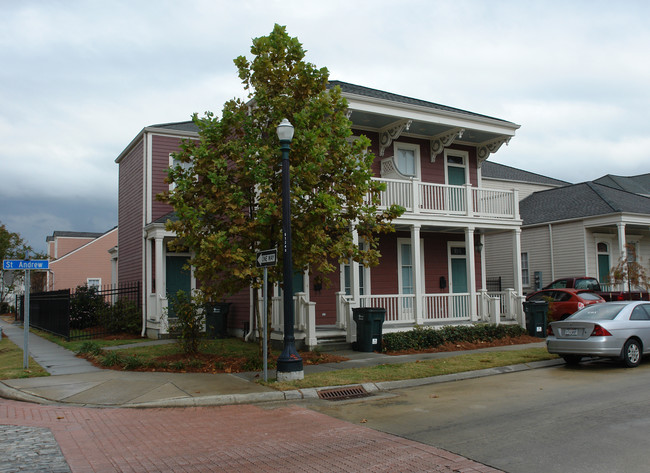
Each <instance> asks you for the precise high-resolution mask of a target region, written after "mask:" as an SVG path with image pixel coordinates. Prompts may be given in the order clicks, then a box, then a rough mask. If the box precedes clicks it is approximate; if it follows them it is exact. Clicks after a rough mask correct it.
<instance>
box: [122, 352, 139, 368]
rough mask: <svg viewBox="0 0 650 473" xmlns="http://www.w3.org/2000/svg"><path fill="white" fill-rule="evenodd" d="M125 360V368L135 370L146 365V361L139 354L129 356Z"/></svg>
mask: <svg viewBox="0 0 650 473" xmlns="http://www.w3.org/2000/svg"><path fill="white" fill-rule="evenodd" d="M123 362H124V369H125V370H134V369H136V368H140V367H141V366H143V365H144V362H143V361H142V360H141V359H140V358H138V356H137V355H133V356H127V357H126V359H124V361H123Z"/></svg>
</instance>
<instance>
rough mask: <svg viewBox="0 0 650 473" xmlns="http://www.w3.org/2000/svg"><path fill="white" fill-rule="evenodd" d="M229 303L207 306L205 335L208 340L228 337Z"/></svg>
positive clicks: (209, 304)
mask: <svg viewBox="0 0 650 473" xmlns="http://www.w3.org/2000/svg"><path fill="white" fill-rule="evenodd" d="M228 312H230V304H229V303H227V302H209V303H207V304H206V305H205V334H206V337H207V338H210V339H213V338H225V337H227V336H228Z"/></svg>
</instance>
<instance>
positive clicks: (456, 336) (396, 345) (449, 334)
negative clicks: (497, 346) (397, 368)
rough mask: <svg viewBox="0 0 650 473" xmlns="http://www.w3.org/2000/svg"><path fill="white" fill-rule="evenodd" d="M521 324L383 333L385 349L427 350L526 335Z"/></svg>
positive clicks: (449, 327)
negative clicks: (453, 344)
mask: <svg viewBox="0 0 650 473" xmlns="http://www.w3.org/2000/svg"><path fill="white" fill-rule="evenodd" d="M526 333H527V332H526V330H525V329H524V328H523V327H521V326H519V325H495V324H478V325H447V326H445V327H442V328H423V327H419V326H417V327H415V329H413V330H411V331H409V332H394V333H386V334H384V335H383V344H382V349H383V351H400V350H425V349H427V348H435V347H438V346H440V345H443V344H445V343H447V342H450V343H459V342H470V343H476V342H491V341H493V340H498V339H500V338H505V337H519V336H520V335H525V334H526Z"/></svg>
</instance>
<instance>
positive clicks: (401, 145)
mask: <svg viewBox="0 0 650 473" xmlns="http://www.w3.org/2000/svg"><path fill="white" fill-rule="evenodd" d="M400 149H404V150H409V151H413V160H414V161H415V162H414V163H413V166H414V168H415V169H414V171H415V174H406V173H404V172H402V170H401V169H400V168H399V165H398V156H397V153H398V150H400ZM393 163H394V164H395V169H397V171H398V172H399V173H400V174H401V175H402V176H406V177H413V178H415V179H420V178H421V175H422V172H421V165H420V145H418V144H414V143H405V142H403V141H393Z"/></svg>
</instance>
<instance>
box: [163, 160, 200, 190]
mask: <svg viewBox="0 0 650 473" xmlns="http://www.w3.org/2000/svg"><path fill="white" fill-rule="evenodd" d="M176 166H180V167H181V169H183V171H187V170H189V169H192V167H193V166H194V163H193V162H192V161H189V162H187V163H185V162H182V161H180V160H178V159H176V158H175V157H174V154H173V153H170V154H169V167H170V168H174V167H176ZM175 188H176V184H175V183H173V182H170V183H169V190H170V191H173V190H174V189H175Z"/></svg>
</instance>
